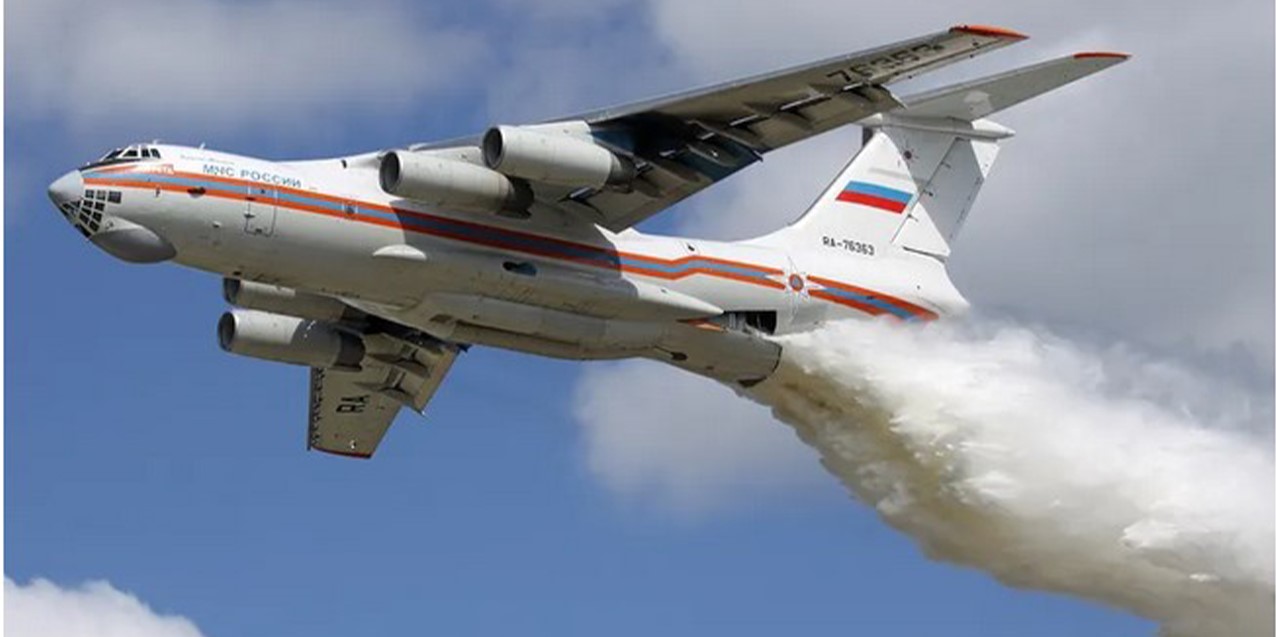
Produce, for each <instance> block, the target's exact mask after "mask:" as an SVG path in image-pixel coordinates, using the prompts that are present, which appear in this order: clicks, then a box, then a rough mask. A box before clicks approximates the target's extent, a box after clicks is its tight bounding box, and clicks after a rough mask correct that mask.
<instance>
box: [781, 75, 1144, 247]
mask: <svg viewBox="0 0 1276 637" xmlns="http://www.w3.org/2000/svg"><path fill="white" fill-rule="evenodd" d="M1127 57H1128V56H1126V55H1124V54H1117V53H1078V54H1076V55H1071V56H1068V57H1065V58H1060V59H1057V60H1052V61H1049V62H1044V63H1041V64H1036V65H1033V66H1028V67H1024V68H1020V69H1016V70H1013V71H1009V72H1006V73H1002V74H1000V75H994V76H991V77H986V78H983V79H979V80H975V81H972V82H966V83H963V84H957V85H953V86H949V87H945V88H941V89H937V90H934V91H930V92H927V93H922V94H920V95H916V96H913V97H910V98H905V99H903V100H902V101H903V103H904V104H906V106H904V107H902V108H897V109H895V110H893V111H890V112H888V113H885V114H883V115H874V116H873V117H870V118H868V119H866V120H862V121H861V122H860V124H861V125H863V126H865V128H866V129H868V130H869V131H871V132H872V136H871V137H870V138H868V139H867V140H866V142H865V144H864V147H863V148H862V149H860V152H859V154H857V155H856V156H855V158H854V159H852V160H851V162H850V164H848V165H847V166H846V168H845V169H844V170H843V171H842V173H841V174H839V175H838V176H837V178H836V179H835V180H834V181H833V183H832V184H831V185H830V186H829V188H828V190H826V191H825V192H824V194H822V195H820V198H819V199H817V200H816V202H815V204H814V205H812V206H811V208H810V209H809V210H807V212H806V214H804V215H802V217H801V218H800V219H798V220H797V222H795V223H794V224H793V225H791V226H789V227H787V228H784V229H783V230H781V231H779V232H778V233H776V234H774V235H771V236H770V237H767V240H776V241H784V242H790V243H791V242H794V241H795V240H801V241H802V242H805V243H808V244H809V242H811V241H814V242H817V243H823V244H825V245H834V246H837V247H841V248H844V249H847V250H850V251H853V252H861V253H873V252H876V251H878V250H883V249H885V248H886V247H887V246H893V247H895V248H897V249H902V250H907V251H911V252H917V253H922V254H926V255H929V256H932V257H935V258H937V259H939V260H941V261H942V260H945V259H947V257H948V256H949V254H951V252H952V243H953V241H954V240H955V239H956V237H957V235H958V233H959V232H960V231H961V227H962V225H963V224H964V223H965V221H966V216H967V214H968V213H969V212H970V207H971V204H972V203H973V202H974V200H975V196H976V195H977V194H979V188H980V186H982V185H983V182H984V180H985V179H986V178H987V176H988V171H989V170H990V169H991V168H992V164H993V161H994V160H996V158H997V151H998V148H999V143H1000V141H1001V140H1003V139H1005V138H1007V137H1010V136H1012V135H1013V134H1014V132H1013V131H1011V130H1010V129H1008V128H1006V127H1004V126H1001V125H998V124H996V123H994V122H991V121H988V120H986V119H983V118H985V117H987V116H988V115H991V114H993V113H996V112H998V111H1000V110H1003V109H1005V108H1009V107H1011V106H1014V105H1015V104H1018V103H1020V102H1022V101H1024V100H1027V99H1029V98H1032V97H1035V96H1037V95H1040V94H1042V93H1045V92H1047V91H1050V90H1052V89H1055V88H1058V87H1060V86H1063V85H1065V84H1068V83H1070V82H1073V81H1075V80H1078V79H1081V78H1082V77H1085V76H1087V75H1090V74H1092V73H1097V72H1098V71H1101V70H1103V69H1105V68H1108V67H1109V66H1112V65H1114V64H1117V63H1120V62H1123V61H1124V60H1125V59H1126V58H1127ZM866 132H867V131H866Z"/></svg>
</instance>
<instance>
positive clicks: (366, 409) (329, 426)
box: [307, 334, 460, 458]
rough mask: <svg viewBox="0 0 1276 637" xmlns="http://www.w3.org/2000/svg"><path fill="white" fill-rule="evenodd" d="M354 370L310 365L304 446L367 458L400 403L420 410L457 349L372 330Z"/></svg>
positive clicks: (431, 395)
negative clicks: (359, 364) (363, 354)
mask: <svg viewBox="0 0 1276 637" xmlns="http://www.w3.org/2000/svg"><path fill="white" fill-rule="evenodd" d="M365 342H367V344H368V345H369V353H368V355H367V357H365V359H364V362H363V364H362V366H361V368H360V369H358V370H341V369H318V368H311V370H310V428H309V435H308V438H307V448H308V449H316V450H318V451H324V452H327V453H332V454H337V455H342V456H352V457H355V458H370V457H372V454H373V453H374V452H375V451H376V450H377V445H378V444H380V442H381V438H382V437H383V436H385V432H386V430H387V429H389V428H390V424H391V423H393V422H394V417H395V416H396V415H398V413H399V408H400V407H404V406H407V407H410V408H412V409H413V410H414V411H417V412H420V411H422V410H424V409H425V406H426V404H427V403H429V401H430V398H431V397H433V396H434V392H435V391H436V390H437V389H438V387H439V384H440V383H442V382H443V377H444V376H446V375H447V372H448V370H449V369H451V367H452V362H453V361H455V360H456V356H457V354H458V353H459V352H460V349H459V348H458V347H457V346H456V345H454V344H452V343H446V342H443V341H434V340H427V339H424V338H420V337H419V336H417V337H415V338H414V337H413V336H412V335H408V334H405V335H402V336H391V335H388V334H375V335H370V336H368V337H366V338H365Z"/></svg>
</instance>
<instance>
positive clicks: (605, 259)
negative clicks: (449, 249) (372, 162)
mask: <svg viewBox="0 0 1276 637" xmlns="http://www.w3.org/2000/svg"><path fill="white" fill-rule="evenodd" d="M112 172H115V171H112ZM120 172H124V171H120ZM138 172H139V173H140V174H146V173H144V172H141V171H138ZM116 174H118V173H116ZM116 174H112V175H111V177H106V178H103V177H86V178H85V180H84V181H85V183H86V184H92V185H95V186H115V187H121V188H137V189H142V190H164V191H170V192H186V193H189V192H190V191H191V190H192V187H191V186H188V185H183V184H173V183H164V182H146V183H138V182H137V181H136V180H128V179H113V178H112V177H115V176H116ZM165 175H167V176H173V177H185V178H190V179H199V180H203V181H209V182H213V183H219V184H226V185H229V186H236V187H237V189H235V190H225V189H221V188H205V190H204V191H203V192H202V193H201V195H200V196H206V197H217V198H220V199H233V200H240V201H250V200H251V201H258V200H259V199H258V198H256V197H254V196H253V195H250V194H249V192H248V190H247V188H249V187H258V188H267V189H269V190H274V191H278V192H286V193H290V194H294V195H296V196H300V197H306V198H310V199H316V200H321V201H327V202H330V203H336V204H347V203H349V204H353V205H355V206H356V207H358V208H367V209H370V210H378V211H382V212H388V213H392V214H396V215H404V216H407V217H414V218H417V219H422V220H431V221H441V222H445V223H449V224H456V225H458V226H463V227H467V228H472V229H475V230H483V231H489V232H497V233H502V234H506V235H509V236H510V237H512V238H523V239H527V240H531V241H537V242H543V243H546V244H551V245H557V246H561V247H564V248H570V249H575V250H582V251H585V252H594V253H597V255H598V256H597V258H591V257H589V256H578V255H572V254H564V253H561V252H552V251H549V250H544V249H540V248H537V247H535V246H529V245H522V244H516V243H512V242H509V241H501V240H500V239H479V238H476V237H471V236H466V235H463V234H459V233H453V232H448V231H447V230H441V229H437V228H430V229H425V228H417V227H413V226H410V225H405V224H402V223H399V222H397V221H393V220H390V219H383V218H380V217H373V216H369V215H364V214H359V213H353V214H351V213H345V212H338V211H335V210H331V209H327V208H322V207H319V206H314V205H309V204H305V203H301V202H297V201H286V200H280V199H275V200H274V201H273V203H274V205H276V206H278V207H281V208H287V209H290V210H298V211H302V212H308V213H312V214H318V215H323V216H326V217H332V218H336V219H350V220H354V221H358V222H361V223H367V224H371V225H376V226H381V227H385V228H392V229H396V230H404V231H408V232H416V233H418V234H426V235H431V236H438V237H443V238H446V239H452V240H455V241H460V242H464V243H470V244H477V245H483V246H487V247H494V248H500V249H504V250H510V251H514V252H522V253H526V254H534V255H537V256H544V257H548V258H552V259H557V260H560V261H569V262H573V263H579V264H582V265H587V266H592V267H602V268H610V269H618V270H621V271H624V272H630V273H633V274H638V275H642V276H647V277H652V278H659V279H665V280H677V279H682V278H685V277H689V276H693V275H696V274H703V275H706V276H713V277H718V278H722V279H728V280H733V281H739V282H742V283H748V284H751V285H757V286H760V287H765V288H769V289H776V290H783V289H785V285H784V283H782V282H780V281H775V280H771V279H768V278H760V277H749V276H745V275H742V274H737V273H733V272H725V271H721V270H711V269H707V268H690V269H685V270H681V271H678V272H664V271H661V270H657V269H652V268H646V267H643V266H642V265H641V264H639V265H632V264H626V265H619V266H618V265H617V264H616V263H615V260H616V259H617V258H621V257H623V258H625V259H630V260H637V261H645V262H648V263H652V264H660V265H665V266H677V265H681V264H684V263H687V262H690V261H702V262H709V263H717V264H721V265H727V266H734V267H741V268H746V269H750V270H755V271H758V272H760V273H763V274H767V275H783V274H784V271H783V270H780V269H777V268H772V267H769V266H762V265H755V264H751V263H746V262H743V261H731V260H727V259H719V258H716V257H708V256H700V255H688V256H684V257H679V258H677V259H663V258H660V257H655V256H650V255H643V254H636V253H632V252H620V251H617V250H614V249H610V248H603V247H599V246H594V245H590V244H585V243H576V242H573V241H566V240H563V239H558V238H554V237H546V236H542V235H537V234H531V233H526V232H521V231H518V230H510V229H507V228H501V227H498V226H488V225H484V224H480V223H474V222H471V221H463V220H460V219H455V218H452V217H441V216H436V215H430V214H426V213H421V212H416V211H413V210H406V209H404V208H396V207H393V206H387V205H383V204H376V203H370V202H366V201H360V200H354V199H346V198H341V197H335V196H332V195H327V194H323V193H319V192H315V191H309V190H301V189H298V188H290V187H286V186H274V185H271V184H262V183H258V182H252V181H245V180H240V179H234V178H229V177H219V176H216V175H204V174H200V173H187V172H172V173H165ZM239 188H242V189H243V190H240V189H239ZM842 194H844V195H856V196H866V197H867V196H868V195H859V193H842ZM872 198H873V199H880V200H881V201H884V202H888V203H891V204H897V205H899V206H901V208H900V210H901V211H902V209H903V206H904V204H900V203H899V202H892V201H890V200H887V199H881V198H878V197H872ZM839 199H841V197H840V196H839ZM808 279H809V280H810V281H812V282H815V283H819V284H821V285H827V286H830V287H840V288H842V289H846V290H850V291H853V292H855V293H857V294H863V295H865V296H874V297H876V298H879V299H882V300H883V301H886V302H889V303H892V304H894V305H897V306H899V307H901V308H904V309H907V310H909V311H911V312H914V313H916V314H918V315H919V316H920V317H921V318H923V319H927V320H929V319H933V318H935V317H936V314H935V313H934V312H932V311H930V310H927V309H925V308H922V307H920V306H917V305H915V304H912V303H909V302H907V301H904V300H902V299H899V298H896V297H892V296H889V295H886V294H882V293H880V292H874V291H871V290H867V289H864V288H859V287H856V286H853V285H849V284H846V283H840V282H837V281H833V280H831V279H825V278H823V277H817V276H810V277H808ZM810 294H811V296H814V297H816V298H820V299H823V300H826V301H829V302H833V303H838V304H841V305H846V306H849V307H853V308H855V309H857V310H860V311H863V312H865V313H868V314H871V315H874V316H876V315H880V314H883V313H885V311H884V310H882V309H881V308H878V307H874V306H872V305H866V304H864V303H860V302H856V301H853V300H850V299H845V298H841V297H835V296H832V295H826V294H821V293H820V292H819V291H818V290H811V292H810Z"/></svg>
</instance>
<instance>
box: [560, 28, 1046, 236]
mask: <svg viewBox="0 0 1276 637" xmlns="http://www.w3.org/2000/svg"><path fill="white" fill-rule="evenodd" d="M1026 37H1027V36H1025V35H1022V34H1020V33H1016V32H1014V31H1010V30H1007V29H1000V28H995V27H985V26H971V25H962V26H956V27H952V28H950V29H948V30H945V31H940V32H938V33H932V34H930V35H925V36H921V37H918V38H913V39H911V40H904V41H902V42H898V43H895V44H890V45H887V46H883V47H878V48H875V49H869V50H867V51H860V52H858V53H851V54H848V55H840V56H837V57H833V58H828V59H825V60H821V61H819V62H814V63H810V64H805V65H802V66H797V67H792V68H788V69H784V70H781V71H776V72H772V73H766V74H763V75H757V76H754V77H749V78H745V79H741V80H736V81H732V82H726V83H723V84H717V85H714V86H709V87H706V88H701V89H696V90H692V91H687V92H685V93H677V94H674V95H670V96H667V97H661V98H656V99H653V100H647V101H643V102H637V103H634V104H629V105H625V106H620V107H615V108H609V109H603V110H600V111H595V112H592V113H586V114H583V115H578V116H575V117H570V118H565V119H567V120H584V121H585V122H588V123H589V124H590V125H591V126H592V127H596V128H598V129H603V130H608V129H610V130H619V131H624V132H626V133H627V135H625V136H627V137H628V138H629V139H630V140H631V144H632V149H631V150H632V153H633V156H634V158H635V159H636V160H638V161H639V162H640V165H645V166H649V167H650V169H649V170H647V171H646V172H645V173H644V177H643V181H644V182H646V183H645V184H644V185H645V186H646V187H635V188H634V189H633V190H631V191H628V192H623V191H616V190H599V191H596V192H593V193H588V196H585V197H581V196H580V194H579V193H571V194H570V196H568V197H567V198H565V195H566V194H567V193H558V192H554V191H553V190H552V189H546V190H545V191H537V193H536V195H537V200H538V201H541V202H542V203H546V204H549V205H555V204H560V205H561V204H574V205H579V206H584V207H585V208H587V209H589V210H590V211H592V214H593V216H595V217H596V218H597V221H598V223H599V224H600V225H602V226H604V227H606V228H608V229H610V230H613V231H619V230H623V229H624V228H628V227H630V226H633V225H635V224H637V223H638V222H640V221H642V220H644V219H646V218H648V217H650V216H651V215H653V214H656V213H658V212H660V211H662V210H664V209H666V208H668V207H670V206H672V205H673V204H675V203H677V202H678V201H681V200H682V199H685V198H686V197H688V196H690V195H692V194H695V193H696V192H699V191H700V190H703V189H704V188H706V187H708V186H710V185H712V184H714V183H716V182H718V181H721V180H722V179H724V178H726V177H727V176H729V175H731V174H733V173H735V172H736V171H738V170H740V169H742V168H744V167H746V166H748V165H750V164H752V163H754V162H755V161H758V160H760V159H761V158H762V155H763V154H765V153H768V152H770V151H772V150H775V149H778V148H781V147H784V146H787V145H789V144H792V143H795V142H799V141H802V140H805V139H808V138H810V137H813V136H815V135H819V134H820V133H823V132H826V131H830V130H833V129H834V128H838V127H840V126H844V125H846V124H850V123H852V122H855V121H858V120H860V119H863V118H865V117H868V116H869V115H873V114H875V113H880V112H885V111H889V110H891V109H893V108H897V107H899V106H901V104H900V103H899V102H898V101H897V100H896V99H895V97H894V96H893V95H892V94H891V92H890V91H888V90H887V89H886V88H884V87H885V85H887V84H890V83H893V82H898V81H902V80H906V79H909V78H912V77H914V76H916V75H919V74H921V73H926V72H929V71H933V70H935V69H938V68H941V67H944V66H947V65H949V64H952V63H954V62H958V61H961V60H965V59H969V58H972V57H975V56H976V55H980V54H982V53H986V52H988V51H992V50H995V49H998V48H1001V47H1003V46H1006V45H1008V44H1013V43H1015V42H1019V41H1021V40H1023V39H1025V38H1026Z"/></svg>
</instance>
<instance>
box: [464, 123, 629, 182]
mask: <svg viewBox="0 0 1276 637" xmlns="http://www.w3.org/2000/svg"><path fill="white" fill-rule="evenodd" d="M564 126H565V125H564ZM536 128H543V127H536ZM586 128H587V127H586ZM564 130H566V129H564ZM483 162H484V163H485V164H487V166H488V167H489V168H491V169H493V170H499V171H500V172H502V173H505V174H506V175H511V176H514V177H522V178H523V179H527V180H530V181H538V182H542V183H547V184H554V185H559V186H587V187H590V188H601V187H603V186H621V185H625V184H628V183H629V182H631V181H633V179H634V175H635V174H636V173H635V169H634V164H633V162H632V161H631V160H629V159H628V158H626V157H621V156H619V155H617V154H615V153H613V152H611V151H610V150H607V149H606V148H603V147H602V146H599V145H598V144H596V143H593V142H591V141H587V140H586V139H582V138H581V137H577V136H575V135H570V134H567V133H566V132H563V131H557V130H543V131H542V130H536V129H534V128H528V127H517V126H497V127H495V128H490V129H488V131H487V133H485V134H484V135H483Z"/></svg>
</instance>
